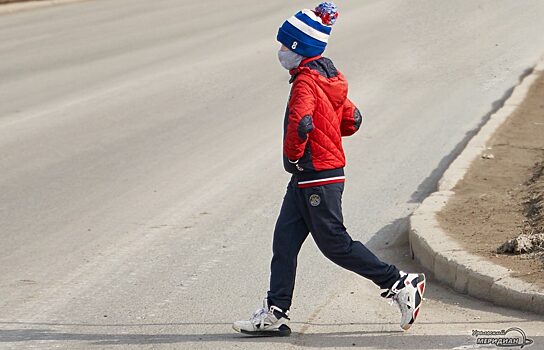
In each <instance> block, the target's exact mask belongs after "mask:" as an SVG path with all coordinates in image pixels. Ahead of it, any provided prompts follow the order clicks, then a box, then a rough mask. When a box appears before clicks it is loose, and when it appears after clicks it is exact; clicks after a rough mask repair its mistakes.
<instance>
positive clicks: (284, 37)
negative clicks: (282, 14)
mask: <svg viewBox="0 0 544 350" xmlns="http://www.w3.org/2000/svg"><path fill="white" fill-rule="evenodd" d="M337 18H338V9H337V8H336V5H334V4H333V3H332V2H323V3H321V4H319V5H318V6H317V7H316V8H315V10H302V11H299V12H298V13H297V14H295V15H294V16H293V17H291V18H289V19H288V20H287V21H285V22H284V23H283V25H282V26H281V27H280V30H279V31H278V37H277V39H278V41H279V42H280V43H282V44H283V45H285V46H286V47H287V48H288V49H290V50H291V51H294V52H296V53H297V54H299V55H301V56H304V57H314V56H318V55H321V54H322V53H323V51H325V47H327V43H328V41H329V36H330V35H331V30H332V25H333V24H334V23H335V22H336V19H337Z"/></svg>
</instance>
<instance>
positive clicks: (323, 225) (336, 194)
mask: <svg viewBox="0 0 544 350" xmlns="http://www.w3.org/2000/svg"><path fill="white" fill-rule="evenodd" d="M343 190H344V184H343V183H337V184H330V185H324V186H319V187H312V188H307V189H300V191H302V193H303V197H304V198H305V203H304V207H305V210H304V218H305V220H306V223H307V225H308V226H309V227H310V230H311V231H312V236H313V238H314V240H315V242H316V244H317V246H318V247H319V249H320V250H321V252H323V254H324V255H325V256H326V257H327V258H329V259H330V260H332V261H333V262H334V263H336V264H338V265H340V266H342V267H343V268H345V269H348V270H350V271H353V272H355V273H357V274H359V275H361V276H363V277H365V278H368V279H370V280H371V281H373V282H374V283H375V284H377V285H378V286H379V287H380V288H382V289H387V288H391V287H392V286H393V284H394V283H395V282H396V281H397V280H398V279H399V278H400V274H399V270H398V269H397V268H396V267H395V266H394V265H389V264H387V263H385V262H383V261H381V260H380V259H379V258H378V257H377V256H376V255H374V253H372V252H371V251H370V250H369V249H368V248H367V247H365V245H364V244H362V243H361V242H359V241H354V240H352V239H351V237H350V236H349V234H348V233H347V231H346V228H345V227H344V224H343V221H344V220H343V216H342V192H343ZM312 195H314V197H313V198H314V200H313V201H310V197H311V196H312ZM315 195H317V196H319V204H318V205H315V204H316V203H317V201H316V197H315ZM312 203H313V205H312Z"/></svg>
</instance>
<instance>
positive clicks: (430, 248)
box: [409, 59, 544, 314]
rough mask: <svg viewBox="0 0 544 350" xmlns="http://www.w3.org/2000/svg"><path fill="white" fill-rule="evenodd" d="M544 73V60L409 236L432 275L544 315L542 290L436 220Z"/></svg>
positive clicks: (445, 181)
mask: <svg viewBox="0 0 544 350" xmlns="http://www.w3.org/2000/svg"><path fill="white" fill-rule="evenodd" d="M541 72H544V60H543V59H541V60H540V62H539V63H538V64H537V65H536V67H535V68H534V69H533V72H532V73H531V74H530V75H528V76H527V77H525V79H523V81H522V82H521V83H520V84H519V85H518V86H517V87H516V88H515V89H514V91H513V93H512V95H511V96H510V97H509V98H508V100H506V102H505V103H504V106H503V107H502V108H501V109H500V110H498V111H497V112H496V113H495V114H493V115H492V116H491V117H490V119H489V121H488V122H487V123H486V124H485V125H484V126H483V127H482V128H481V129H480V131H479V132H478V134H477V135H475V136H474V137H473V138H472V140H470V142H469V143H468V145H467V146H466V148H465V149H464V150H463V152H462V153H461V154H460V155H459V156H458V157H457V158H456V159H455V161H454V162H453V163H452V164H451V165H450V166H449V168H448V169H447V170H446V171H445V172H444V175H443V176H442V178H441V179H440V181H439V184H438V191H437V192H434V193H433V194H431V195H430V196H429V197H428V198H427V199H425V200H424V201H423V203H422V204H421V206H420V207H419V208H418V209H417V210H416V211H415V212H414V214H412V216H411V217H410V231H409V240H410V251H411V254H412V257H413V258H415V259H416V260H417V261H418V262H419V263H420V264H421V265H422V266H423V268H424V270H426V272H427V273H430V274H431V275H433V276H434V278H435V279H437V280H438V281H440V282H443V283H445V284H446V285H448V286H450V287H452V288H453V289H455V290H456V291H458V292H460V293H466V294H469V295H471V296H474V297H476V298H479V299H483V300H487V301H490V302H493V303H494V304H497V305H501V306H506V307H511V308H515V309H521V310H527V311H531V312H535V313H539V314H544V292H543V291H539V290H538V289H537V288H536V287H535V286H533V285H531V284H529V283H526V282H524V281H522V280H520V279H516V278H513V277H510V272H509V271H508V269H506V268H504V267H502V266H499V265H495V264H493V263H492V262H490V261H488V260H486V259H484V258H481V257H479V256H476V255H472V254H469V253H468V252H466V251H464V250H463V248H462V247H461V246H460V245H459V243H457V241H455V240H453V239H451V238H449V236H448V235H447V234H446V233H445V232H444V231H443V230H442V228H441V227H440V225H439V223H438V220H437V218H436V214H437V213H438V212H440V210H441V209H442V208H443V207H444V206H445V205H446V203H447V202H448V200H449V199H450V198H451V197H452V196H453V195H454V192H453V188H454V187H455V185H456V184H457V183H458V182H459V181H460V180H461V179H462V178H463V177H464V176H465V174H466V172H467V170H468V169H469V167H470V164H471V163H472V161H473V160H474V159H476V158H477V157H479V156H480V154H481V153H482V152H483V151H484V150H485V149H486V144H487V142H488V141H489V140H490V138H491V137H492V136H493V134H494V133H495V131H496V130H497V129H498V128H499V127H500V126H501V125H502V124H503V123H504V122H505V121H506V120H507V119H508V117H509V116H510V115H512V113H513V112H514V111H515V110H516V108H517V106H519V105H520V104H521V102H522V101H523V100H524V99H525V96H526V95H527V92H528V91H529V88H530V87H531V86H532V85H533V83H534V82H535V80H536V79H537V77H538V74H539V73H541Z"/></svg>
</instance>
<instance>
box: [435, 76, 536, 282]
mask: <svg viewBox="0 0 544 350" xmlns="http://www.w3.org/2000/svg"><path fill="white" fill-rule="evenodd" d="M543 169H544V75H541V76H540V77H539V79H538V80H537V81H536V82H535V84H534V85H533V86H532V87H531V89H530V91H529V93H528V95H527V97H526V99H525V101H524V102H523V103H522V105H521V106H520V107H519V108H518V109H517V110H516V111H515V112H514V114H513V115H512V116H511V117H510V118H509V119H508V120H507V121H506V122H505V123H504V125H502V126H501V127H500V128H499V130H497V132H496V133H495V135H494V136H493V138H492V139H491V141H490V142H489V143H488V149H487V150H486V151H485V152H484V153H483V154H482V156H481V157H480V158H479V159H476V160H475V161H474V162H473V163H472V165H471V167H470V169H469V171H468V173H467V174H466V175H465V177H464V179H463V180H462V181H460V182H459V183H458V185H457V186H456V187H455V188H454V192H455V196H453V197H452V198H451V199H450V201H449V202H448V204H447V205H446V207H445V208H444V209H443V210H442V211H441V212H440V213H439V215H438V220H439V222H440V224H441V226H442V228H444V229H445V231H446V232H447V233H448V235H450V236H451V237H453V238H455V239H456V240H458V241H459V242H460V243H461V244H462V245H463V247H464V248H465V249H466V250H467V251H468V252H470V253H472V254H475V255H480V256H482V257H485V258H487V259H489V260H491V261H492V262H494V263H497V264H499V265H502V266H504V267H506V268H508V269H510V270H511V271H512V277H519V278H521V279H523V280H525V281H527V282H530V283H534V284H535V285H537V286H538V287H539V288H542V289H544V244H542V240H541V237H542V236H543V234H544V208H543V207H544V199H543V192H544V175H543V173H544V171H543ZM508 241H510V242H509V243H508V244H507V245H505V246H503V247H502V249H499V247H501V246H502V245H503V244H504V243H505V242H508ZM504 251H508V252H506V253H505V252H504Z"/></svg>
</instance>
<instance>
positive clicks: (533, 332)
mask: <svg viewBox="0 0 544 350" xmlns="http://www.w3.org/2000/svg"><path fill="white" fill-rule="evenodd" d="M312 5H315V4H314V3H313V2H308V1H304V2H302V1H300V2H293V1H288V0H281V1H268V2H261V1H259V2H257V1H241V0H233V1H229V2H225V1H219V0H215V1H210V0H207V1H180V0H154V1H147V0H109V1H83V2H79V3H71V4H67V5H59V6H52V7H47V8H40V9H35V10H32V11H25V12H18V13H13V14H4V15H0V348H21V349H27V348H38V349H46V348H65V349H102V348H109V347H111V348H114V349H122V348H206V349H218V348H221V349H227V348H247V349H256V348H274V349H284V348H304V347H323V348H326V347H338V348H342V347H353V346H359V347H361V348H364V349H375V348H376V349H449V348H458V349H464V348H471V347H472V344H474V338H472V337H471V331H472V330H473V329H482V330H493V329H504V328H507V327H510V326H519V327H521V328H523V329H524V330H525V331H526V333H527V334H528V336H529V337H531V338H532V339H533V340H535V345H534V348H535V349H544V322H543V320H542V317H541V316H536V315H531V314H524V313H521V312H516V311H513V310H507V309H503V308H497V307H495V306H492V305H490V304H486V303H483V302H480V301H477V300H474V299H470V298H466V297H463V296H459V295H456V294H455V293H452V292H451V291H449V290H447V289H445V288H443V287H440V286H438V285H436V284H434V285H433V284H432V283H431V285H430V287H429V291H428V293H427V301H426V304H425V305H424V309H423V311H422V314H421V316H420V319H419V321H420V322H419V323H418V325H416V326H414V327H413V329H412V330H410V332H408V333H401V332H399V331H400V328H399V326H398V324H397V323H398V314H397V310H396V309H394V308H393V307H391V306H389V305H388V304H387V303H386V302H384V301H382V300H381V299H380V298H378V290H377V288H376V287H374V286H373V285H371V284H370V283H369V282H368V281H365V280H363V279H361V278H359V277H358V276H356V275H354V274H351V273H349V272H345V271H343V270H341V269H340V268H338V267H336V266H333V265H332V264H331V263H330V262H329V261H327V260H326V259H325V258H324V257H322V256H321V255H320V253H319V252H318V251H317V249H316V247H315V245H314V244H313V242H312V241H311V239H309V240H308V241H307V242H306V244H305V246H304V247H303V250H302V252H301V256H300V259H299V274H298V277H297V278H298V279H297V288H296V295H295V300H294V302H295V305H294V307H293V309H292V320H293V328H294V331H295V332H296V333H295V334H294V335H293V336H292V337H291V338H288V339H264V340H263V339H255V338H242V337H240V336H239V335H238V334H235V333H234V332H233V331H232V330H231V328H230V324H231V322H232V321H234V320H235V319H238V318H245V317H248V316H249V315H250V314H251V312H253V311H254V310H255V309H256V308H257V307H259V305H260V302H261V300H262V298H263V296H264V293H265V292H266V288H267V279H268V269H269V260H270V257H271V247H270V243H271V233H272V229H273V225H274V221H275V218H276V215H277V212H278V210H279V205H280V203H281V200H282V198H283V193H284V190H285V186H286V184H287V182H288V179H289V176H288V175H287V174H286V173H284V172H283V169H282V164H281V137H282V135H281V132H282V120H283V111H284V108H285V102H286V100H287V95H288V93H289V85H288V84H287V80H288V74H287V72H286V71H284V70H283V69H282V68H281V67H280V66H279V63H278V62H277V58H276V51H277V49H278V46H279V45H278V44H277V42H276V41H275V35H276V31H277V28H278V26H279V25H281V23H282V22H283V20H285V19H286V18H287V17H289V16H291V15H292V14H293V13H294V12H295V11H296V10H298V9H299V7H301V6H306V7H310V6H312ZM338 5H339V7H340V10H341V16H340V19H339V21H338V23H337V25H336V26H335V28H334V30H333V35H332V37H331V40H330V44H329V48H328V51H327V55H328V56H329V57H331V58H332V59H333V60H334V61H335V63H336V65H337V66H338V67H339V68H340V70H342V71H343V72H344V73H345V74H346V76H347V77H348V79H349V81H350V83H351V85H350V97H351V98H352V99H353V100H354V101H355V102H356V103H358V104H359V106H360V108H361V110H362V111H363V113H364V114H365V116H366V123H365V125H364V131H363V132H362V133H360V134H358V135H356V136H354V137H353V138H350V139H346V140H345V148H346V152H347V157H348V163H349V165H348V167H347V177H348V180H347V184H346V192H345V195H344V216H345V218H346V221H347V226H348V229H349V230H350V232H351V234H352V236H354V237H355V238H357V239H359V240H362V241H363V242H369V245H370V246H372V247H373V248H374V249H376V250H377V251H378V252H379V254H380V255H381V256H383V257H384V258H386V259H388V260H390V261H392V262H395V263H397V264H398V265H399V266H400V267H402V268H404V269H406V270H414V269H417V266H413V265H412V262H411V261H410V259H409V258H408V257H407V256H406V254H407V247H406V245H405V244H404V245H403V244H402V243H403V237H404V236H403V235H402V234H401V232H402V231H403V228H405V225H406V217H407V216H408V215H409V214H410V213H411V212H412V211H413V210H414V208H415V207H417V205H418V203H419V202H420V201H421V200H422V199H423V198H424V197H425V195H426V194H427V193H428V192H429V191H431V190H433V187H434V185H435V183H436V180H437V178H438V177H439V176H440V174H441V172H442V171H443V170H444V168H445V167H446V166H447V164H448V162H449V161H451V159H452V157H453V156H454V155H455V154H456V152H458V151H459V149H460V145H462V144H463V141H464V140H466V138H467V137H468V136H470V134H471V132H472V131H473V130H474V129H475V128H477V127H478V125H479V124H480V123H481V121H482V120H485V117H486V115H488V113H489V112H490V111H492V110H493V109H494V108H496V107H497V106H498V105H499V104H500V100H501V98H502V97H503V96H504V94H505V93H506V92H507V91H508V90H509V89H510V88H511V87H513V86H514V85H516V84H517V83H518V79H519V77H520V75H522V74H523V72H524V71H525V70H526V69H527V68H529V67H531V66H532V65H533V64H534V63H535V62H536V61H537V59H538V58H539V57H540V55H541V54H543V53H544V36H543V35H542V33H543V32H544V21H542V18H543V17H544V2H541V1H518V0H511V1H506V0H500V1H489V0H488V1H475V0H464V1H451V2H446V1H431V0H429V1H416V0H404V1H400V0H398V1H389V0H374V1H357V2H355V1H351V2H348V1H338ZM497 101H498V102H497ZM395 242H396V243H397V244H396V246H395V247H392V248H391V247H390V246H391V245H393V244H394V243H395ZM388 247H389V248H388Z"/></svg>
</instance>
